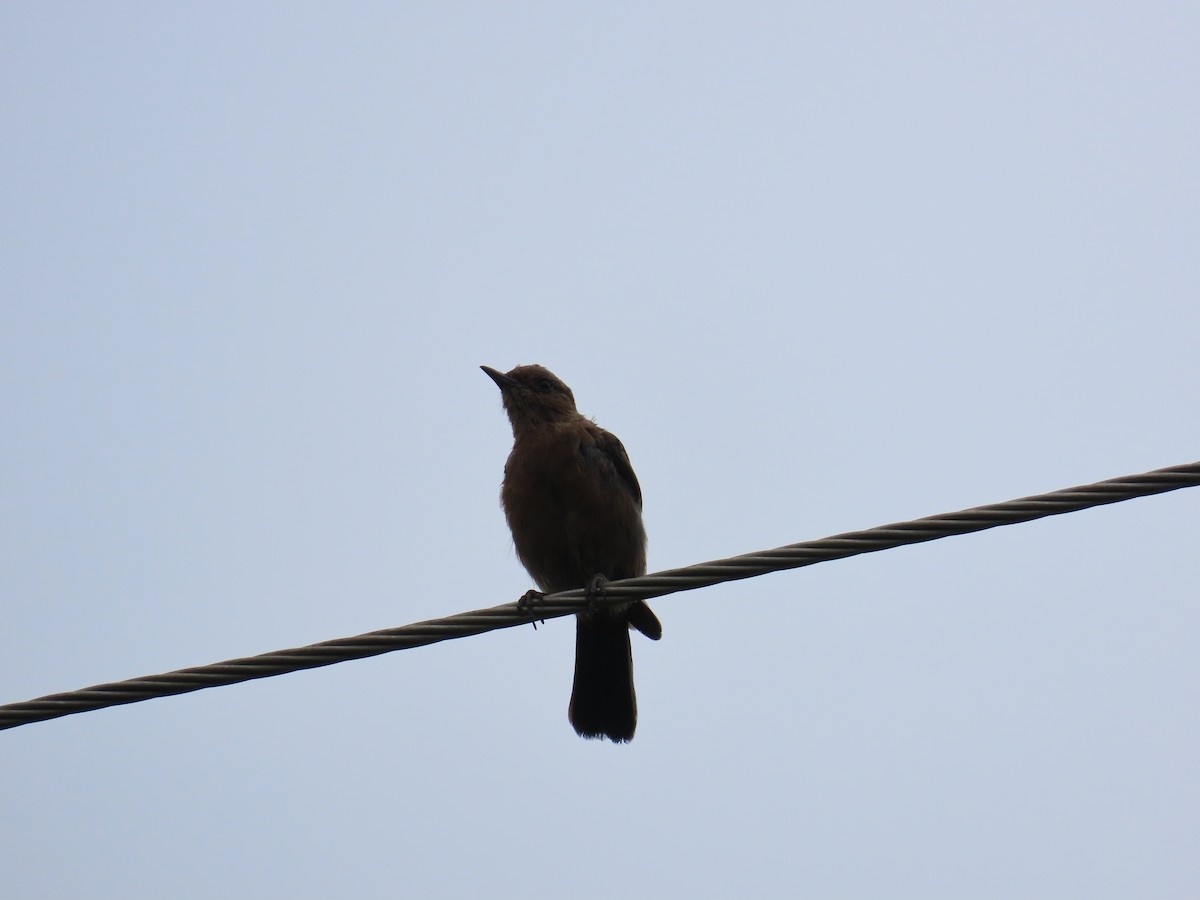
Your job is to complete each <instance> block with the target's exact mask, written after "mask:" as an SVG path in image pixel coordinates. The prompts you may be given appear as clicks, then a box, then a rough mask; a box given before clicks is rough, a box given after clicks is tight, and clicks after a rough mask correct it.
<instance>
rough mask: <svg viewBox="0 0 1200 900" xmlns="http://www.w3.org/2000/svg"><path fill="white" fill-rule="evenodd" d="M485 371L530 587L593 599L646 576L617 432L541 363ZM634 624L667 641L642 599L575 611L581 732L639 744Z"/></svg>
mask: <svg viewBox="0 0 1200 900" xmlns="http://www.w3.org/2000/svg"><path fill="white" fill-rule="evenodd" d="M480 368H481V369H483V371H484V372H486V373H487V375H488V376H489V377H490V378H491V379H492V381H494V382H495V383H496V386H497V387H499V388H500V394H501V397H502V399H503V403H504V409H505V411H506V412H507V413H508V419H509V422H510V423H511V425H512V431H513V448H512V452H511V453H510V454H509V456H508V460H507V462H506V463H505V465H504V481H503V483H502V485H501V488H500V502H501V505H502V506H503V507H504V515H505V518H506V519H507V520H508V526H509V529H510V530H511V531H512V536H513V544H514V545H515V546H516V550H517V558H518V559H520V561H521V563H522V564H523V565H524V566H525V569H526V570H527V571H528V572H529V575H530V577H532V578H533V580H534V583H536V584H537V586H538V587H539V588H540V589H541V591H542V592H544V593H553V592H556V591H565V590H570V589H572V588H585V589H587V590H588V591H589V596H592V597H595V596H596V595H597V593H602V591H603V584H604V582H605V581H610V580H616V579H619V578H632V577H635V576H638V575H644V574H646V529H645V526H644V525H643V524H642V488H641V485H640V484H638V479H637V475H635V474H634V471H633V466H632V465H630V463H629V454H628V453H626V452H625V447H624V446H623V445H622V444H621V442H620V440H618V439H617V437H616V435H614V434H612V433H611V432H608V431H605V430H604V429H603V428H601V427H600V426H599V425H597V424H596V423H595V422H594V421H592V420H591V419H588V418H585V417H584V416H583V415H581V414H580V413H579V411H578V410H577V409H576V407H575V395H574V394H573V393H572V392H571V389H570V388H569V387H567V385H566V384H564V383H563V381H562V379H560V378H559V377H558V376H556V375H555V374H554V373H553V372H551V371H550V370H549V369H547V368H546V367H544V366H541V365H522V366H517V367H516V368H514V369H512V370H511V371H508V372H501V371H499V370H498V369H493V368H491V367H489V366H480ZM531 593H532V594H534V595H535V596H537V592H531ZM529 596H530V595H528V594H527V595H526V597H527V598H528V597H529ZM631 627H632V628H635V629H637V630H638V631H640V632H641V633H642V634H644V635H645V636H646V637H648V638H650V639H651V640H655V641H657V640H659V639H660V638H661V637H662V625H661V623H660V622H659V621H658V617H657V616H655V615H654V613H653V612H652V611H651V610H650V607H649V606H647V605H646V602H645V601H644V600H633V601H630V602H628V603H619V604H593V605H592V606H591V607H590V608H588V609H586V610H583V611H581V612H579V613H577V614H576V617H575V678H574V683H573V685H572V688H571V702H570V706H569V707H568V714H567V717H568V719H569V720H570V722H571V725H572V726H573V727H574V728H575V731H576V733H577V734H579V735H580V736H581V737H584V738H607V739H609V740H611V741H613V742H615V743H618V744H620V743H627V742H628V741H631V740H633V734H634V731H635V729H636V728H637V695H636V693H635V692H634V687H633V652H632V648H631V647H630V642H629V629H630V628H631Z"/></svg>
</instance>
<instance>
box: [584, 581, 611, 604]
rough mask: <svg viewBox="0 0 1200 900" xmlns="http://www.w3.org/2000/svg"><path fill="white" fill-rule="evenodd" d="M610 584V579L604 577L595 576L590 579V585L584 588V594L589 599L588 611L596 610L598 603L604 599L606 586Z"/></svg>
mask: <svg viewBox="0 0 1200 900" xmlns="http://www.w3.org/2000/svg"><path fill="white" fill-rule="evenodd" d="M607 584H608V579H607V578H605V577H604V576H603V575H593V576H592V577H591V578H589V579H588V583H587V584H586V585H585V586H584V588H583V593H584V595H585V596H586V597H587V602H588V609H589V610H595V609H596V607H597V606H598V605H599V603H598V601H600V600H603V599H604V595H605V593H606V592H605V585H607Z"/></svg>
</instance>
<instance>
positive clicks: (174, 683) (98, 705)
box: [0, 462, 1200, 730]
mask: <svg viewBox="0 0 1200 900" xmlns="http://www.w3.org/2000/svg"><path fill="white" fill-rule="evenodd" d="M1198 485H1200V462H1195V463H1189V464H1187V465H1182V466H1172V467H1169V468H1165V469H1157V470H1155V471H1153V472H1145V473H1143V474H1140V475H1125V476H1122V477H1120V478H1112V479H1109V480H1107V481H1101V482H1097V483H1096V484H1089V485H1082V486H1079V487H1073V488H1066V489H1064V490H1060V491H1054V492H1052V493H1049V494H1039V495H1036V496H1032V497H1022V498H1020V499H1017V500H1009V501H1007V502H1004V503H993V504H989V505H987V506H978V507H975V508H973V509H965V510H961V511H959V512H950V513H940V514H938V515H933V516H927V517H925V518H922V519H915V520H913V521H910V522H896V523H893V524H891V525H881V526H879V527H876V528H868V529H866V530H864V531H852V532H847V533H845V534H837V535H833V536H832V537H827V538H822V539H820V540H815V541H803V542H801V543H797V544H788V545H786V546H783V547H776V548H774V549H772V550H760V551H757V552H754V553H746V554H743V555H741V556H734V557H731V558H729V559H719V560H712V561H710V562H704V563H698V564H697V565H693V566H686V567H684V568H679V569H668V570H666V571H663V572H655V573H653V574H650V575H643V576H641V577H638V578H628V579H624V580H622V581H613V582H609V583H608V584H607V585H605V588H604V594H603V597H601V598H594V599H592V600H589V599H588V597H587V596H586V594H585V592H584V591H583V590H582V589H576V590H571V591H562V592H560V593H557V594H548V595H546V597H545V598H544V599H543V600H542V601H541V602H539V603H537V604H535V605H533V606H532V607H529V608H526V607H523V606H519V605H518V604H517V603H505V604H502V605H500V606H493V607H490V608H488V609H477V610H473V611H471V612H464V613H459V614H458V615H453V616H447V617H446V618H443V619H431V620H428V621H425V622H416V623H414V624H412V625H404V626H401V627H399V628H385V629H383V630H381V631H372V632H368V633H367V634H360V635H357V636H354V637H344V638H335V639H333V640H329V641H323V642H321V643H318V644H311V645H309V646H307V647H296V648H293V649H289V650H275V651H272V652H270V653H263V654H260V655H258V656H249V657H244V658H241V659H231V660H226V661H225V662H218V663H213V664H211V665H207V666H195V667H192V668H187V669H179V670H177V671H174V672H166V673H163V674H161V675H146V676H143V677H141V678H131V679H129V680H127V681H117V682H112V683H109V684H99V685H95V686H93V687H88V688H83V689H81V690H77V691H68V692H66V693H61V694H50V695H48V696H45V697H39V698H37V699H35V700H25V701H22V702H19V703H9V704H6V705H4V706H0V730H3V729H7V728H16V727H18V726H20V725H28V724H31V723H33V722H43V721H46V720H49V719H56V718H59V717H60V716H67V715H71V714H73V713H80V712H88V711H90V710H94V709H104V708H105V707H109V706H119V705H122V704H126V703H137V702H140V701H142V700H150V699H153V698H155V697H170V696H175V695H177V694H186V693H189V692H191V691H199V690H203V689H205V688H210V687H220V686H223V685H230V684H238V683H241V682H244V681H252V680H255V679H258V678H270V677H273V676H275V675H284V674H287V673H288V672H298V671H301V670H304V669H316V668H320V667H322V666H330V665H334V664H335V663H340V662H347V661H349V660H352V659H366V658H368V657H371V656H379V655H381V654H383V653H391V652H392V651H395V650H407V649H409V648H412V647H424V646H427V645H429V644H436V643H438V642H440V641H446V640H453V639H456V638H463V637H471V636H474V635H477V634H483V633H485V632H488V631H495V630H497V629H500V628H512V627H514V626H516V625H525V624H528V623H529V622H531V621H534V620H539V621H540V620H543V619H551V618H558V617H560V616H567V615H571V614H572V613H576V612H579V611H580V610H582V609H585V608H587V607H588V605H589V603H614V602H620V601H622V600H628V599H630V598H638V599H651V598H654V597H662V596H665V595H667V594H672V593H676V592H679V591H691V590H696V589H698V588H704V587H711V586H713V585H716V584H721V583H723V582H727V581H738V580H741V579H744V578H753V577H756V576H759V575H765V574H767V573H769V572H780V571H785V570H787V569H798V568H801V567H804V566H811V565H815V564H816V563H820V562H829V561H832V560H835V559H846V558H848V557H851V556H858V555H860V554H863V553H875V552H878V551H880V550H889V549H892V548H894V547H902V546H905V545H908V544H919V543H924V542H926V541H933V540H938V539H940V538H944V537H952V536H955V535H961V534H971V533H973V532H977V531H985V530H987V529H989V528H998V527H1000V526H1002V525H1014V524H1017V523H1019V522H1031V521H1034V520H1036V519H1041V518H1045V517H1047V516H1056V515H1062V514H1064V513H1068V512H1077V511H1079V510H1082V509H1087V508H1089V507H1093V506H1103V505H1106V504H1109V503H1119V502H1121V501H1124V500H1131V499H1133V498H1135V497H1146V496H1151V495H1153V494H1161V493H1165V492H1167V491H1174V490H1178V489H1180V488H1185V487H1196V486H1198Z"/></svg>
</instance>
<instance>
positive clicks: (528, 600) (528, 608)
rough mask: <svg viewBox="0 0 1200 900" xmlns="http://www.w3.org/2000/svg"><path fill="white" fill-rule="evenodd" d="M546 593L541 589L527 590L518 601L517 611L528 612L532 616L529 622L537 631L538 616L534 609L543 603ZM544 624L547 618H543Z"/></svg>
mask: <svg viewBox="0 0 1200 900" xmlns="http://www.w3.org/2000/svg"><path fill="white" fill-rule="evenodd" d="M545 597H546V595H545V594H543V593H542V592H541V591H532V590H531V591H526V592H525V593H524V594H522V595H521V599H520V600H518V601H517V612H522V613H527V614H528V615H529V616H530V619H529V623H530V624H531V625H532V626H533V630H534V631H537V623H538V619H537V616H536V615H535V614H534V609H535V608H536V607H538V606H540V605H541V603H542V601H543V600H544V599H545ZM541 621H542V624H543V625H545V624H546V620H545V619H542V620H541Z"/></svg>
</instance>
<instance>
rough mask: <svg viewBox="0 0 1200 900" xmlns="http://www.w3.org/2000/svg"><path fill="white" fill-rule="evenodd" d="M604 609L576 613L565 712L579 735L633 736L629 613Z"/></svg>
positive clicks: (616, 738)
mask: <svg viewBox="0 0 1200 900" xmlns="http://www.w3.org/2000/svg"><path fill="white" fill-rule="evenodd" d="M606 612H607V611H601V610H595V611H592V612H588V613H583V614H581V615H577V616H576V617H575V622H576V624H575V685H574V687H573V688H572V689H571V708H570V711H569V713H568V715H569V717H570V719H571V724H572V725H573V726H575V731H576V732H577V733H578V734H579V735H580V736H581V737H585V738H605V737H606V738H608V739H609V740H611V741H616V742H618V743H621V742H624V741H631V740H633V732H634V729H635V728H637V697H636V696H635V695H634V691H633V654H632V652H631V650H630V647H629V621H628V618H627V617H626V615H623V614H618V615H606V614H605V613H606ZM651 615H653V614H651Z"/></svg>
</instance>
